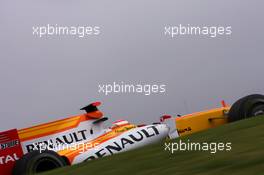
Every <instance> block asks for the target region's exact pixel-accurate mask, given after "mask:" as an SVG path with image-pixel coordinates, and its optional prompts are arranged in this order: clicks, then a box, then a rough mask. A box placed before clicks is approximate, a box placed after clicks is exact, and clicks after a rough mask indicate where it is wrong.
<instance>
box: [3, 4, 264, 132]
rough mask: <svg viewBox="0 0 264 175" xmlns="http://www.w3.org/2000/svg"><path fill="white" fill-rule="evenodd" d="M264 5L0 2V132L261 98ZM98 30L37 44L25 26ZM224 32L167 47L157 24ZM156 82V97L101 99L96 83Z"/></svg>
mask: <svg viewBox="0 0 264 175" xmlns="http://www.w3.org/2000/svg"><path fill="white" fill-rule="evenodd" d="M263 7H264V1H262V0H245V1H241V0H232V1H230V0H221V1H212V0H204V1H197V0H181V1H162V0H160V1H154V0H133V1H124V0H115V1H100V0H98V1H96V2H94V1H86V0H83V1H79V0H74V1H73V0H69V1H62V0H57V1H54V0H46V1H34V0H32V1H29V0H25V1H12V0H1V1H0V49H1V52H0V117H1V121H0V130H5V129H9V128H22V127H27V126H31V125H33V124H38V123H42V122H48V121H52V120H54V119H61V118H64V117H66V116H69V115H75V114H79V113H80V111H79V108H81V107H83V106H84V105H86V104H88V103H90V102H93V101H102V102H103V105H102V107H101V109H102V110H103V111H104V113H105V115H106V116H107V117H110V118H111V121H114V120H116V119H120V118H121V119H128V120H130V121H132V122H136V123H145V122H154V121H157V120H158V118H159V116H160V115H162V114H165V113H166V114H173V115H176V114H184V113H188V112H194V111H198V110H203V109H208V108H210V107H216V106H219V104H220V103H219V102H220V100H222V99H225V100H226V101H227V102H228V103H233V102H234V101H235V100H236V99H237V98H239V97H241V96H244V95H247V94H250V93H264V88H263V87H264V86H263V85H264V82H263V74H264V69H263V65H264V58H263V52H264V47H263V43H264V37H263V31H264V20H263V16H264V11H263ZM47 24H58V25H81V26H82V25H93V26H94V25H97V26H100V27H101V34H100V35H99V36H98V37H90V38H85V39H80V38H77V37H72V36H66V37H52V38H41V39H40V38H37V37H36V36H33V35H32V26H38V25H47ZM179 24H186V25H187V24H191V25H198V26H202V25H217V26H218V25H223V26H229V25H231V26H232V31H233V33H232V36H231V37H220V38H215V39H212V38H206V37H181V38H178V39H177V38H174V39H168V37H165V36H164V35H163V32H164V26H165V25H179ZM113 81H116V82H120V81H124V82H127V83H162V84H166V85H167V92H166V94H164V95H151V96H144V95H139V94H138V95H131V94H119V95H109V96H104V95H103V94H99V93H98V84H101V83H102V84H103V83H112V82H113Z"/></svg>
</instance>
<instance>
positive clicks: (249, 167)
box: [45, 117, 264, 175]
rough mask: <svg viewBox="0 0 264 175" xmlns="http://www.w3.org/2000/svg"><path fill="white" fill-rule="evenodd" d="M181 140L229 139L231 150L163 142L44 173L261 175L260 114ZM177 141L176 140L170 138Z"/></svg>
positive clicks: (263, 124) (263, 139)
mask: <svg viewBox="0 0 264 175" xmlns="http://www.w3.org/2000/svg"><path fill="white" fill-rule="evenodd" d="M180 139H181V140H182V141H183V142H188V139H189V140H190V141H191V142H208V143H210V142H231V143H232V150H231V151H228V152H227V151H223V152H217V153H216V154H211V153H210V152H209V151H207V152H199V151H185V152H182V151H177V152H175V153H174V154H171V153H169V152H168V151H164V143H159V144H156V145H150V146H147V147H144V148H141V149H138V150H134V151H130V152H125V153H122V154H117V155H114V156H110V157H105V158H102V159H98V160H95V161H89V162H86V163H82V164H79V165H75V166H71V167H66V168H62V169H58V170H55V171H51V172H48V173H45V175H88V174H94V175H95V174H96V175H100V174H102V175H108V174H109V175H119V174H125V175H130V174H131V175H135V174H138V175H147V174H149V175H152V174H166V175H169V174H176V175H223V174H232V175H249V174H250V175H251V174H254V175H263V174H264V149H263V148H264V120H263V117H257V118H252V119H247V120H243V121H239V122H235V123H231V124H227V125H224V126H221V127H218V128H215V129H210V130H207V131H204V132H200V133H197V134H193V135H191V136H188V137H182V138H180ZM170 142H177V143H179V139H176V140H173V141H170Z"/></svg>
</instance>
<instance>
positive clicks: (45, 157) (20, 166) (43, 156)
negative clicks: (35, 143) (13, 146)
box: [13, 150, 67, 175]
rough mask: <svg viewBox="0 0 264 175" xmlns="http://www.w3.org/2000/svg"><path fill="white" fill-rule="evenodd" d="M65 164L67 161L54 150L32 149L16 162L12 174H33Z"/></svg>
mask: <svg viewBox="0 0 264 175" xmlns="http://www.w3.org/2000/svg"><path fill="white" fill-rule="evenodd" d="M66 165H67V162H66V161H65V160H64V159H63V158H62V157H61V156H59V155H58V154H57V153H56V152H54V151H48V150H47V151H44V152H42V153H40V152H39V151H33V152H30V153H27V154H25V155H24V156H23V157H22V158H21V159H19V160H18V161H17V162H16V164H15V167H14V169H13V175H35V174H37V173H41V172H45V171H48V170H52V169H56V168H60V167H63V166H66Z"/></svg>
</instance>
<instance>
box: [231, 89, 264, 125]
mask: <svg viewBox="0 0 264 175" xmlns="http://www.w3.org/2000/svg"><path fill="white" fill-rule="evenodd" d="M260 115H264V95H260V94H253V95H249V96H246V97H244V98H241V99H239V100H238V101H237V102H235V103H234V104H233V105H232V107H231V109H230V111H229V113H228V120H229V122H234V121H237V120H241V119H245V118H250V117H255V116H260Z"/></svg>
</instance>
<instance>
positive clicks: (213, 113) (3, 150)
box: [0, 94, 264, 175]
mask: <svg viewBox="0 0 264 175" xmlns="http://www.w3.org/2000/svg"><path fill="white" fill-rule="evenodd" d="M99 105H100V102H96V103H92V104H90V105H88V106H86V107H84V108H82V110H85V111H86V113H84V114H81V115H77V116H72V117H69V118H65V119H63V120H58V121H54V122H50V123H45V124H41V125H37V126H33V127H30V128H25V129H19V130H17V129H12V130H8V131H4V132H1V133H0V172H1V175H31V174H36V173H40V172H44V171H47V170H51V169H55V168H59V167H63V166H67V165H73V164H77V163H81V162H84V161H88V160H93V159H96V158H100V157H104V156H108V155H113V154H116V153H120V152H124V151H128V150H131V149H135V148H139V147H142V146H145V145H148V144H152V143H155V142H158V141H161V140H163V139H165V138H170V139H174V138H177V137H180V136H184V135H188V134H192V133H195V132H198V131H202V130H206V129H209V128H214V127H217V126H220V125H224V124H226V123H229V122H234V121H237V120H241V119H244V118H248V117H254V116H258V115H263V114H264V96H263V95H258V94H255V95H249V96H246V97H244V98H241V99H240V100H238V101H237V102H235V103H234V104H233V106H232V107H231V108H230V107H229V106H228V105H226V104H225V102H224V101H222V107H220V108H215V109H210V110H207V111H202V112H197V113H192V114H187V115H183V116H177V117H173V116H169V115H164V116H162V117H161V118H160V122H159V123H153V124H149V125H135V124H131V123H129V122H128V121H125V120H119V121H116V122H114V123H113V124H112V126H110V127H103V124H104V122H105V121H106V120H107V118H106V117H104V115H103V113H102V112H101V111H99V110H98V106H99Z"/></svg>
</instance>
